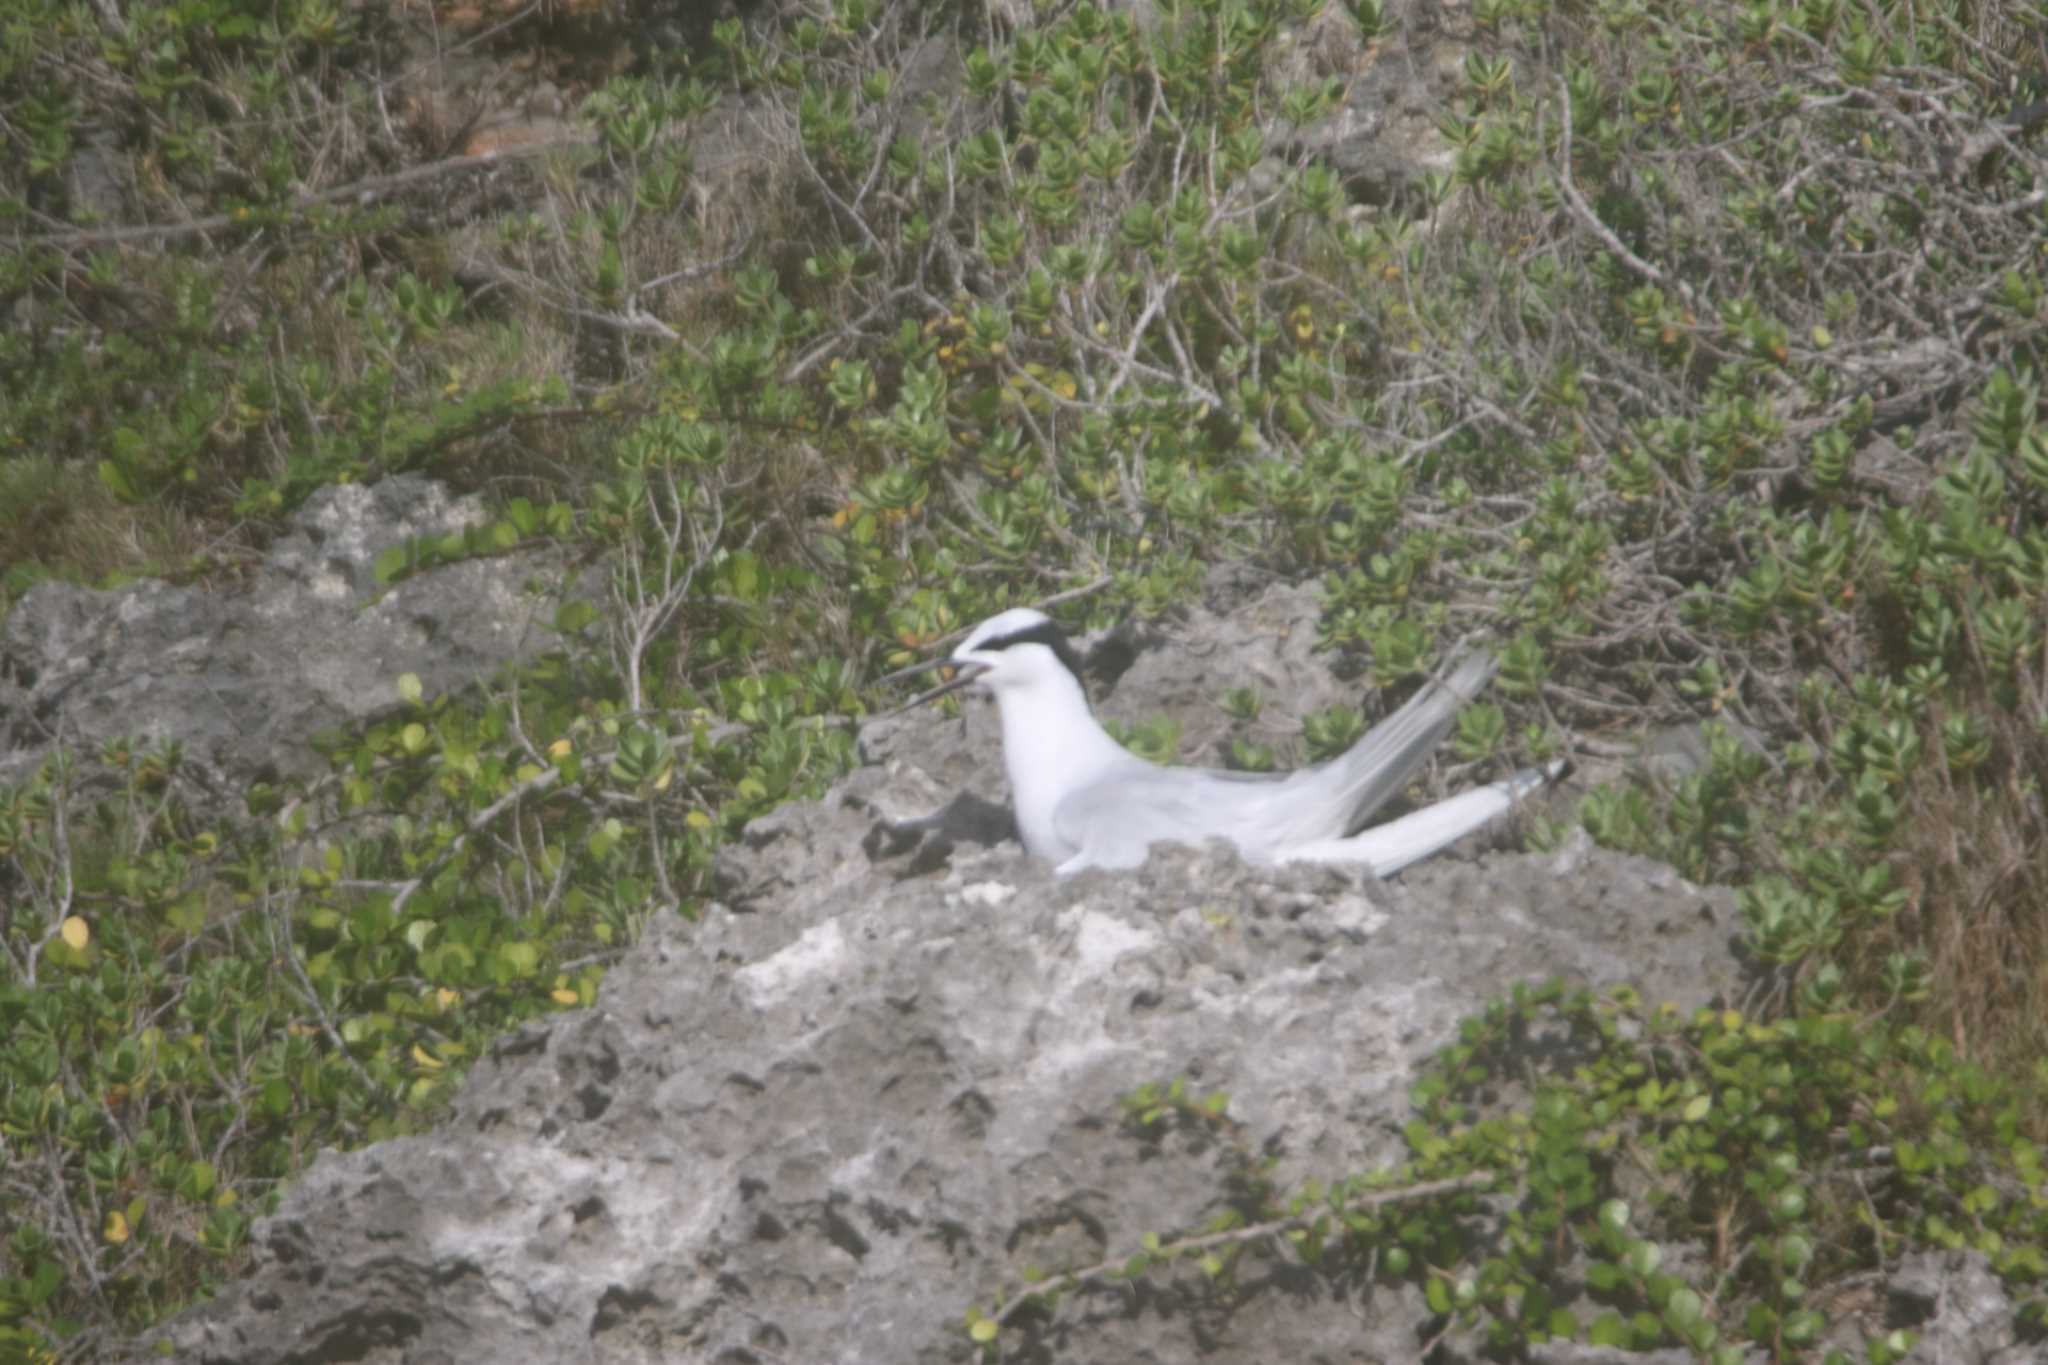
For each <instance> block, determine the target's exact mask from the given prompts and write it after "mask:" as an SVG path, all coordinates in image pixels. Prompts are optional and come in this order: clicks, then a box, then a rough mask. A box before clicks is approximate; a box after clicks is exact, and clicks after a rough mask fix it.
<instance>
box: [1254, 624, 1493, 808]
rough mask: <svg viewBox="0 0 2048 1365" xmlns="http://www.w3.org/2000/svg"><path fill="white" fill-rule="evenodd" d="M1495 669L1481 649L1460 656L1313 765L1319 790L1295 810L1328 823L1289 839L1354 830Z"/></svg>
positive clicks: (1424, 757)
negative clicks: (1339, 751) (1441, 674)
mask: <svg viewBox="0 0 2048 1365" xmlns="http://www.w3.org/2000/svg"><path fill="white" fill-rule="evenodd" d="M1498 667H1499V665H1498V664H1497V663H1496V662H1495V661H1494V658H1493V656H1492V655H1490V654H1487V653H1485V652H1484V651H1474V652H1473V653H1470V654H1467V655H1465V656H1464V657H1463V658H1461V659H1459V660H1458V662H1457V663H1456V664H1455V665H1454V666H1453V667H1452V669H1451V672H1450V676H1449V677H1447V678H1444V679H1442V680H1440V681H1432V682H1430V683H1428V684H1427V685H1426V686H1424V687H1423V689H1422V690H1421V691H1419V692H1417V693H1416V694H1415V695H1414V696H1412V697H1410V698H1409V699H1408V701H1407V702H1406V703H1405V704H1404V705H1403V706H1402V707H1401V709H1400V710H1398V711H1396V712H1394V714H1393V715H1391V716H1388V717H1387V718H1386V719H1385V720H1383V721H1381V722H1380V723H1379V724H1378V725H1375V726H1374V727H1373V728H1372V729H1371V730H1369V731H1368V732H1366V735H1365V737H1364V738H1363V739H1360V740H1359V741H1358V743H1356V744H1354V745H1352V746H1351V747H1350V748H1349V749H1348V750H1346V751H1345V752H1344V753H1342V754H1339V755H1338V756H1337V757H1336V758H1333V759H1331V760H1330V761H1329V762H1328V763H1326V764H1324V765H1323V766H1322V767H1321V768H1319V769H1316V770H1315V785H1316V786H1317V788H1319V790H1318V791H1317V793H1316V797H1315V799H1313V800H1310V801H1305V802H1302V803H1301V806H1300V808H1301V809H1303V810H1306V811H1313V812H1317V813H1319V814H1320V815H1321V816H1322V817H1323V818H1325V819H1327V820H1328V821H1329V824H1328V825H1327V826H1325V827H1324V828H1323V829H1320V830H1317V829H1298V830H1296V831H1294V835H1295V839H1296V840H1298V841H1304V842H1305V841H1309V840H1322V839H1327V838H1335V837H1338V836H1340V835H1348V834H1352V833H1355V832H1356V831H1357V830H1358V829H1359V828H1360V827H1361V826H1362V825H1364V824H1365V822H1366V821H1367V820H1370V819H1371V818H1372V816H1373V812H1375V811H1377V810H1378V809H1379V808H1380V807H1381V806H1384V805H1385V804H1386V803H1387V802H1388V801H1389V800H1391V799H1392V798H1393V797H1395V796H1396V795H1398V794H1399V793H1400V792H1401V790H1402V789H1403V788H1405V787H1406V786H1407V785H1408V780H1409V779H1410V778H1411V777H1413V776H1414V775H1415V770H1416V769H1418V768H1420V767H1421V766H1422V765H1423V764H1424V763H1426V762H1428V761H1429V756H1430V755H1431V754H1432V753H1434V752H1435V751H1436V746H1437V745H1438V744H1440V743H1442V741H1443V737H1444V735H1445V734H1446V733H1448V732H1449V730H1450V728H1451V725H1452V723H1453V722H1455V721H1456V720H1457V718H1458V712H1460V711H1462V710H1463V709H1464V708H1465V704H1466V703H1467V702H1469V701H1471V700H1472V699H1473V698H1474V697H1476V696H1478V695H1479V694H1480V693H1481V692H1482V691H1484V690H1485V688H1486V684H1487V683H1488V682H1489V681H1490V680H1491V679H1492V677H1493V674H1494V670H1495V669H1496V668H1498Z"/></svg>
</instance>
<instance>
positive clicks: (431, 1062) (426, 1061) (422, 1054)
mask: <svg viewBox="0 0 2048 1365" xmlns="http://www.w3.org/2000/svg"><path fill="white" fill-rule="evenodd" d="M412 1059H413V1060H414V1061H416V1062H418V1063H419V1064H420V1065H421V1066H423V1067H425V1068H426V1069H427V1070H429V1071H439V1070H440V1069H441V1068H442V1067H444V1066H446V1065H447V1063H446V1062H444V1061H442V1060H441V1059H440V1058H439V1057H436V1056H434V1054H432V1053H431V1052H428V1051H427V1050H426V1049H425V1048H423V1047H421V1046H420V1045H419V1044H418V1043H414V1044H413V1045H412Z"/></svg>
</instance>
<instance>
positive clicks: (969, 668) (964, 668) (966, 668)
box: [878, 659, 988, 716]
mask: <svg viewBox="0 0 2048 1365" xmlns="http://www.w3.org/2000/svg"><path fill="white" fill-rule="evenodd" d="M935 668H951V669H956V670H958V671H957V672H955V673H954V674H953V676H952V677H950V678H948V679H946V681H944V682H942V683H940V684H939V685H938V686H937V687H934V688H932V689H931V690H930V691H929V692H920V693H918V694H917V695H916V696H914V697H912V698H911V699H910V700H909V701H907V702H904V703H903V705H901V706H899V707H897V708H896V709H895V710H893V711H891V712H889V713H888V714H890V715H892V716H897V715H901V714H903V713H904V712H905V711H908V710H909V709H910V708H911V707H913V706H922V705H924V704H925V703H926V702H928V701H937V700H938V699H939V698H940V697H943V696H945V695H946V694H947V693H948V692H957V691H959V690H960V689H961V688H963V687H965V686H967V685H968V684H969V683H971V682H973V681H974V680H975V679H976V678H978V677H980V676H981V675H982V674H984V673H986V672H988V665H987V664H978V663H960V662H958V661H956V660H953V659H927V660H925V661H924V662H923V663H916V664H912V665H910V667H908V668H899V669H897V670H896V671H895V672H894V673H890V674H887V675H886V676H884V677H882V678H880V679H879V680H878V681H880V682H885V683H893V682H901V681H902V680H903V679H905V678H914V677H916V676H917V675H918V674H920V673H929V672H931V671H932V670H933V669H935Z"/></svg>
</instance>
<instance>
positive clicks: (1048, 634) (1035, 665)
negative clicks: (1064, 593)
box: [892, 607, 1088, 707]
mask: <svg viewBox="0 0 2048 1365" xmlns="http://www.w3.org/2000/svg"><path fill="white" fill-rule="evenodd" d="M940 667H950V668H952V669H953V670H954V675H953V677H952V678H951V679H949V680H948V681H946V682H945V683H943V684H941V685H940V686H938V687H935V688H933V689H932V690H931V691H929V692H926V693H923V694H922V695H920V696H917V697H914V698H912V699H911V700H910V701H909V702H906V703H905V706H906V707H908V706H916V705H918V704H920V703H922V702H927V701H931V700H932V699H933V698H935V697H942V696H944V695H945V694H946V693H948V692H954V691H958V690H959V689H960V688H963V687H968V686H980V687H981V688H983V689H984V690H986V691H989V692H992V693H994V694H996V696H998V697H1002V696H1005V695H1008V696H1015V697H1018V698H1020V699H1021V698H1024V697H1029V696H1034V695H1047V696H1052V695H1060V694H1065V695H1068V696H1071V695H1073V694H1075V693H1078V694H1079V695H1080V697H1081V699H1082V704H1083V706H1084V707H1085V705H1086V702H1087V695H1088V693H1087V688H1086V687H1085V686H1084V685H1083V684H1082V682H1081V660H1080V656H1078V655H1077V654H1075V653H1074V647H1073V646H1072V645H1070V644H1068V643H1067V636H1066V632H1065V631H1062V630H1061V629H1060V628H1059V623H1058V622H1056V621H1054V620H1053V619H1052V618H1051V617H1050V616H1047V615H1046V614H1045V613H1044V612H1042V611H1037V610H1034V609H1033V608H1031V607H1012V608H1011V609H1010V610H1009V611H1006V612H1001V613H999V614H997V615H995V616H991V617H989V618H988V620H986V621H983V622H982V623H981V624H980V625H978V626H976V627H975V628H974V630H973V631H972V633H970V634H969V635H968V637H967V638H966V639H965V640H963V641H961V642H960V646H959V648H957V649H955V650H954V651H953V652H952V653H951V654H950V655H948V656H947V657H946V658H944V659H937V660H933V661H932V662H931V663H929V664H920V665H915V666H914V667H913V668H912V669H906V670H904V671H905V672H912V671H916V670H917V669H923V668H940ZM892 676H900V675H892Z"/></svg>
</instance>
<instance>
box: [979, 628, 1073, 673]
mask: <svg viewBox="0 0 2048 1365" xmlns="http://www.w3.org/2000/svg"><path fill="white" fill-rule="evenodd" d="M1012 645H1044V646H1045V647H1046V648H1047V649H1049V650H1051V651H1052V652H1053V656H1054V657H1055V658H1057V659H1058V660H1059V661H1060V662H1061V663H1063V664H1065V665H1066V666H1067V672H1069V673H1071V674H1073V675H1074V677H1075V679H1076V681H1079V680H1080V679H1081V656H1080V655H1078V654H1076V653H1074V647H1073V646H1072V645H1070V644H1068V643H1067V633H1066V632H1065V631H1063V630H1061V629H1060V628H1059V627H1058V626H1057V625H1055V624H1053V623H1052V622H1051V621H1040V622H1039V623H1038V624H1037V625H1035V626H1030V627H1027V628H1026V629H1024V630H1019V631H1013V632H1011V633H1010V634H1008V635H998V636H996V637H995V638H994V639H992V640H984V641H982V642H981V644H979V645H977V646H976V648H978V649H984V650H989V651H991V652H993V651H995V650H998V649H1008V648H1010V647H1011V646H1012Z"/></svg>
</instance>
